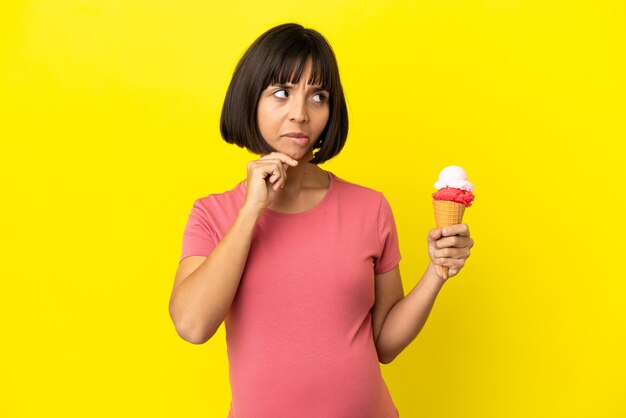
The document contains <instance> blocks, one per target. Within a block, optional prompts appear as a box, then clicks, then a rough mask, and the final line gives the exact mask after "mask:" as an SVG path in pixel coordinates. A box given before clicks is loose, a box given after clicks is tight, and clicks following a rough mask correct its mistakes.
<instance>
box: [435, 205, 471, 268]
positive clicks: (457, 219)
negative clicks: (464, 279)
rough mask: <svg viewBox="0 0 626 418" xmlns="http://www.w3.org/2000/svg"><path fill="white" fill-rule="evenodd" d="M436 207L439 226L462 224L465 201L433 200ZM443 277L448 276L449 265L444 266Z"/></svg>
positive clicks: (436, 218) (436, 219)
mask: <svg viewBox="0 0 626 418" xmlns="http://www.w3.org/2000/svg"><path fill="white" fill-rule="evenodd" d="M433 208H434V209H435V222H436V223H437V228H443V227H446V226H450V225H456V224H460V223H461V222H462V221H463V214H464V213H465V205H464V204H463V203H457V202H450V201H448V200H433ZM442 270H443V277H444V278H445V279H447V278H448V267H445V266H444V267H442Z"/></svg>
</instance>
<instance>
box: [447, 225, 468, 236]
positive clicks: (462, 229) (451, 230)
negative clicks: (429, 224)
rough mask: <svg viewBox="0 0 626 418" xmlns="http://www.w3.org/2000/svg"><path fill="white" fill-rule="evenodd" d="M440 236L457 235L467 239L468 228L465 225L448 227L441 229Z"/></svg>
mask: <svg viewBox="0 0 626 418" xmlns="http://www.w3.org/2000/svg"><path fill="white" fill-rule="evenodd" d="M442 235H443V236H444V237H449V236H451V235H459V236H461V237H469V235H470V233H469V227H468V226H467V224H457V225H450V226H446V227H445V228H443V231H442Z"/></svg>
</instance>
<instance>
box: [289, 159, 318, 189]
mask: <svg viewBox="0 0 626 418" xmlns="http://www.w3.org/2000/svg"><path fill="white" fill-rule="evenodd" d="M327 182H328V175H327V174H326V172H325V171H324V170H322V169H321V168H319V167H318V166H317V165H315V164H311V163H309V162H306V160H301V161H300V164H298V165H297V166H296V167H289V168H288V169H287V181H286V182H285V188H284V189H283V191H285V192H287V193H289V194H291V193H298V192H300V191H301V190H303V189H311V188H314V189H317V188H325V187H326V185H327Z"/></svg>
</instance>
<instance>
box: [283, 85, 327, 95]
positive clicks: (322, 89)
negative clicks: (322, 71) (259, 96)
mask: <svg viewBox="0 0 626 418" xmlns="http://www.w3.org/2000/svg"><path fill="white" fill-rule="evenodd" d="M272 85H273V86H276V87H282V88H291V87H293V86H295V84H292V83H274V84H272ZM307 86H310V87H309V88H308V89H307V90H313V91H324V92H326V93H328V90H326V89H324V88H323V87H322V85H320V84H318V85H311V84H307Z"/></svg>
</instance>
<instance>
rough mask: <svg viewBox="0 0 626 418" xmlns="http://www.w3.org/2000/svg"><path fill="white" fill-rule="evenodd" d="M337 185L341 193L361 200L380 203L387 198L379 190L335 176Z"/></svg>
mask: <svg viewBox="0 0 626 418" xmlns="http://www.w3.org/2000/svg"><path fill="white" fill-rule="evenodd" d="M335 185H336V186H337V190H338V192H339V194H340V195H342V196H343V197H346V198H349V199H355V200H357V201H359V202H364V201H365V202H372V203H380V202H381V201H382V200H384V199H385V197H384V195H383V193H382V192H381V191H379V190H376V189H373V188H371V187H367V186H364V185H361V184H357V183H354V182H352V181H349V180H346V179H343V178H340V177H337V176H335Z"/></svg>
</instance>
